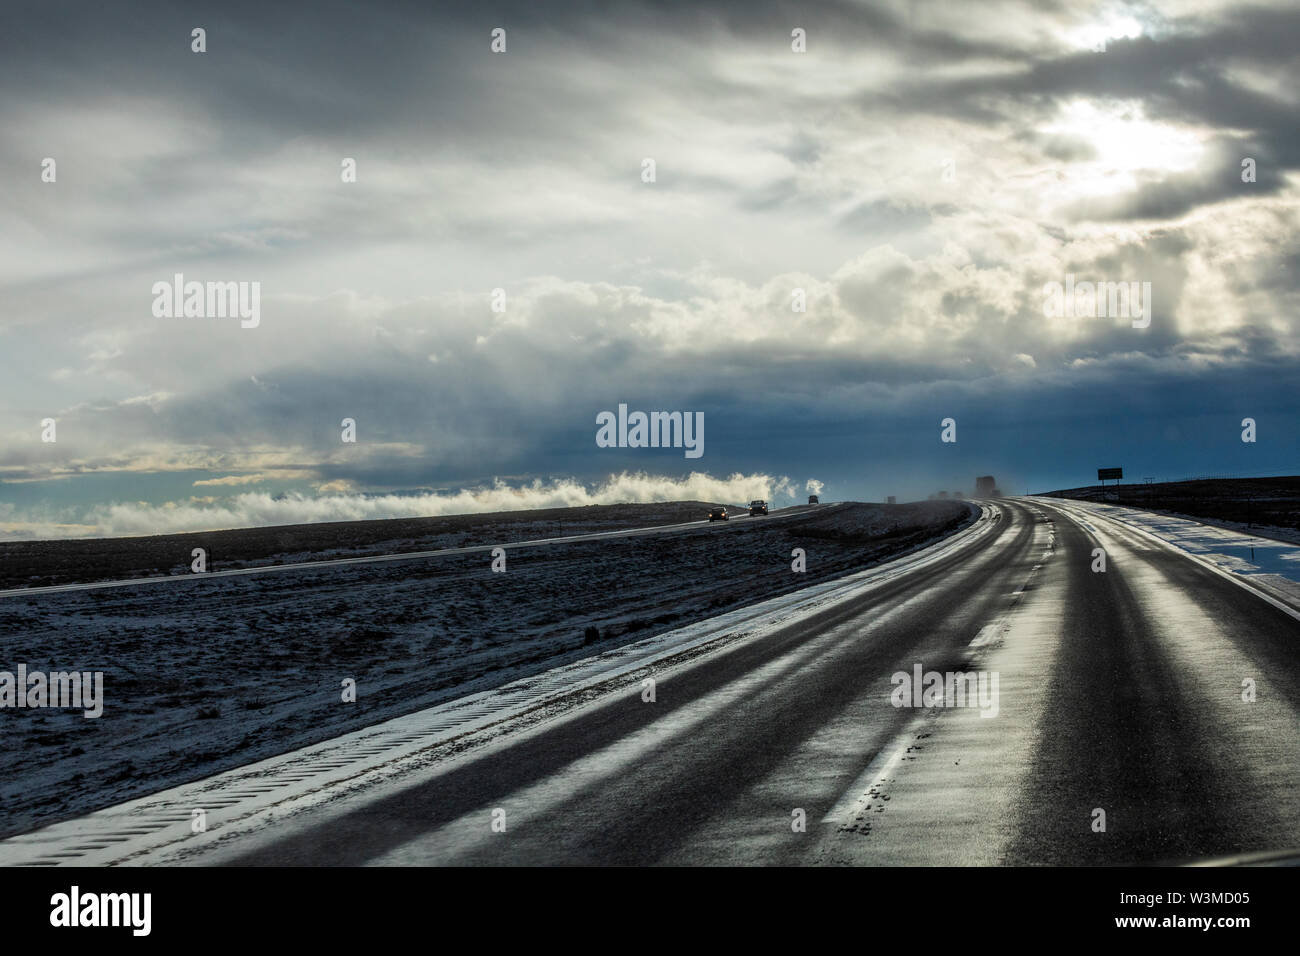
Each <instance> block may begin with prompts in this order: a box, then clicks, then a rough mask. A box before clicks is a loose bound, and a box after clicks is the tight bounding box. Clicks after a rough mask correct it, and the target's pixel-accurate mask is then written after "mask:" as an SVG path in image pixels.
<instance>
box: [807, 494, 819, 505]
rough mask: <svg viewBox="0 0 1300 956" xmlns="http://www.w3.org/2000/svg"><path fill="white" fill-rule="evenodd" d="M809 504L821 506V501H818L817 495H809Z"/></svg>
mask: <svg viewBox="0 0 1300 956" xmlns="http://www.w3.org/2000/svg"><path fill="white" fill-rule="evenodd" d="M808 504H810V505H819V504H821V501H820V500H819V499H818V497H817V496H816V495H809V496H808Z"/></svg>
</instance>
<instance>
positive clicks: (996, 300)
mask: <svg viewBox="0 0 1300 956" xmlns="http://www.w3.org/2000/svg"><path fill="white" fill-rule="evenodd" d="M179 6H182V5H174V4H168V3H158V4H148V3H136V4H131V5H127V6H122V7H119V6H117V5H106V4H99V3H86V4H81V5H76V4H66V3H58V2H40V3H31V4H25V3H13V2H9V3H6V4H5V5H4V9H3V12H2V13H0V130H3V132H0V168H2V169H3V172H4V176H3V179H2V180H0V217H2V218H3V228H2V229H0V290H2V291H0V305H2V308H0V536H9V537H17V536H26V537H30V536H63V535H84V534H141V533H154V532H164V531H175V530H196V529H202V528H214V527H232V526H239V525H249V524H271V523H290V522H297V521H306V520H330V519H343V518H360V517H385V516H390V515H405V514H428V513H436V512H447V511H466V510H484V509H493V510H495V509H497V508H503V507H520V506H531V505H538V506H548V505H555V504H585V503H589V502H595V501H612V500H654V499H664V498H683V497H689V498H700V499H704V500H719V501H735V500H747V499H748V498H750V497H754V496H758V495H762V496H767V497H771V498H773V499H775V500H776V501H778V502H780V503H788V502H789V501H791V500H793V499H794V498H796V497H799V496H804V495H806V494H807V493H808V489H809V485H808V482H809V481H810V480H811V481H813V482H814V485H813V487H814V488H816V487H819V486H818V485H817V484H815V483H817V482H820V483H824V486H825V489H824V495H825V497H826V498H827V499H836V500H840V499H848V498H857V499H869V500H880V499H883V497H884V496H885V495H889V494H896V495H898V496H899V497H900V499H903V498H913V497H925V496H926V495H927V494H929V493H931V492H933V491H937V490H939V489H953V490H964V491H966V492H967V493H969V492H970V491H971V490H972V488H973V485H974V479H975V476H976V475H979V474H986V473H991V474H994V475H995V476H997V477H998V480H999V483H1000V484H1001V485H1002V486H1003V490H1005V491H1017V492H1023V491H1024V490H1025V489H1026V488H1032V489H1033V490H1035V491H1041V490H1050V489H1052V488H1058V487H1070V486H1075V485H1080V484H1086V483H1089V482H1090V481H1093V480H1095V473H1096V469H1097V468H1098V467H1101V466H1112V465H1116V466H1122V467H1124V469H1125V474H1126V476H1129V477H1132V478H1136V479H1139V480H1140V479H1141V478H1143V477H1147V476H1151V477H1156V478H1166V477H1169V478H1175V477H1184V476H1191V475H1201V474H1243V475H1244V474H1295V473H1297V472H1300V461H1298V460H1297V459H1298V458H1300V454H1298V452H1297V449H1300V411H1298V410H1300V377H1298V376H1297V356H1298V354H1300V310H1298V308H1297V306H1298V304H1300V295H1298V294H1297V291H1298V289H1300V268H1297V266H1298V264H1300V238H1298V237H1300V230H1298V229H1297V225H1298V217H1297V208H1298V207H1297V198H1298V196H1300V179H1298V177H1297V167H1298V166H1300V102H1298V97H1300V58H1298V57H1297V50H1298V49H1300V6H1298V5H1297V4H1295V3H1294V2H1284V3H1279V4H1277V5H1275V6H1270V5H1267V4H1263V5H1254V6H1252V5H1243V4H1240V3H1213V2H1204V0H1173V2H1155V3H1095V4H1094V3H1060V4H1053V3H1046V2H1025V3H1014V2H989V3H982V2H970V0H955V2H937V0H936V2H931V0H913V2H905V0H899V2H847V0H840V2H833V3H818V4H805V3H770V2H763V0H745V2H735V3H728V4H723V3H717V4H708V3H671V2H661V3H610V4H594V3H574V4H559V3H538V2H536V0H528V2H522V3H508V2H507V3H495V4H466V5H455V6H453V5H445V7H446V8H445V9H440V6H441V5H437V4H430V3H424V2H410V3H365V4H356V5H352V4H342V3H329V2H318V3H313V4H311V5H309V6H307V5H304V6H303V7H302V9H301V12H292V11H291V10H290V9H288V8H282V7H281V5H278V4H269V3H263V2H259V3H247V4H245V3H239V2H231V0H221V2H219V3H211V4H186V5H184V6H185V7H187V8H188V9H187V10H186V12H180V11H179V10H178V9H177V7H179ZM196 27H201V28H203V30H204V31H206V52H203V53H196V52H193V50H192V43H193V40H192V31H193V30H194V29H195V28H196ZM496 28H502V29H504V30H505V44H506V49H505V52H503V53H494V52H493V51H492V49H491V45H492V42H493V41H492V31H493V30H494V29H496ZM796 29H798V30H802V31H804V35H805V36H806V52H796V51H795V50H794V49H792V45H797V41H796V39H793V38H792V31H794V30H796ZM47 158H51V159H53V160H55V167H54V169H55V177H54V181H53V182H47V181H44V179H45V178H48V177H47V176H43V161H44V160H45V159H47ZM347 158H350V159H353V160H355V163H356V181H355V182H344V181H343V179H344V177H343V175H342V164H343V161H344V160H345V159H347ZM647 159H651V160H653V161H654V181H653V182H647V181H645V178H646V177H645V173H644V170H645V168H646V164H645V160H647ZM1248 159H1249V160H1253V167H1254V174H1253V177H1251V176H1247V175H1244V173H1245V169H1244V167H1243V161H1245V160H1248ZM1252 178H1253V181H1247V180H1250V179H1252ZM176 273H181V274H183V275H184V277H185V279H186V280H187V281H199V282H208V281H221V282H226V281H229V282H258V283H260V296H261V298H260V322H259V324H258V325H257V326H256V327H255V328H244V327H242V323H241V322H240V320H239V319H238V318H217V317H190V318H184V317H171V318H168V317H158V316H156V315H155V314H154V309H153V305H154V298H155V296H154V293H153V291H152V290H153V286H154V283H156V282H160V281H161V282H171V281H172V277H173V276H174V275H175V274H176ZM1067 276H1073V277H1074V279H1075V280H1076V281H1093V282H1096V281H1116V282H1117V281H1125V282H1138V283H1147V282H1149V283H1150V290H1151V293H1150V302H1151V313H1150V323H1149V325H1147V326H1146V327H1139V328H1135V327H1134V322H1133V321H1132V320H1131V319H1130V318H1129V317H1127V316H1103V317H1077V316H1073V315H1071V316H1061V315H1048V314H1045V313H1046V312H1047V311H1048V310H1046V309H1045V295H1044V287H1045V285H1046V284H1048V283H1051V282H1060V283H1064V282H1066V280H1067ZM494 289H502V290H504V292H505V297H504V310H503V311H494V310H493V298H492V295H493V290H494ZM795 290H803V294H804V296H805V300H806V311H804V312H797V311H795V310H794V308H793V303H794V297H795V295H796V291H795ZM620 403H625V404H626V405H628V407H629V408H630V409H632V410H637V409H640V410H645V411H653V410H665V411H672V410H680V411H691V412H702V413H703V415H704V420H705V434H704V454H703V456H702V457H700V458H698V459H689V458H687V457H685V455H684V454H683V450H682V449H639V448H629V449H617V448H600V447H598V446H597V444H596V441H595V437H596V431H597V428H596V416H597V414H598V413H599V412H601V411H603V410H616V409H617V407H618V405H619V404H620ZM1246 417H1251V418H1254V419H1255V420H1256V422H1257V441H1256V442H1254V443H1246V442H1243V441H1242V440H1241V435H1242V425H1241V422H1242V419H1243V418H1246ZM344 418H352V419H354V420H355V421H356V423H357V426H356V438H357V440H356V442H355V443H345V442H343V441H342V440H341V437H342V428H341V425H340V423H341V422H342V420H343V419H344ZM945 418H952V419H954V420H955V421H956V438H957V441H956V442H953V443H945V442H942V441H941V430H940V423H941V421H942V420H943V419H945ZM45 419H54V420H55V422H56V434H55V437H56V440H55V441H53V442H49V441H42V435H43V431H44V429H43V427H42V421H43V420H45Z"/></svg>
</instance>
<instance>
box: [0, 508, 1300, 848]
mask: <svg viewBox="0 0 1300 956" xmlns="http://www.w3.org/2000/svg"><path fill="white" fill-rule="evenodd" d="M814 591H816V592H817V595H818V596H814V597H812V598H809V599H807V600H805V601H803V603H798V604H788V605H784V608H785V609H784V610H781V609H780V608H778V609H777V610H776V611H774V612H772V613H771V614H769V615H768V616H767V617H764V616H763V614H764V613H766V612H762V613H760V611H758V610H756V611H753V612H750V611H745V612H743V613H742V612H735V614H736V615H737V616H736V617H735V618H733V619H732V620H733V622H734V623H732V624H724V625H720V626H719V629H718V630H717V632H716V633H717V634H720V635H721V634H724V633H725V639H718V640H717V641H716V643H711V642H712V641H713V640H714V639H713V638H712V637H707V636H706V637H705V638H704V639H702V640H696V641H695V642H694V643H691V644H689V645H688V644H685V643H683V644H681V645H679V646H680V647H682V648H683V650H682V652H681V653H678V652H676V651H671V647H670V653H667V654H664V655H661V656H660V657H654V658H649V657H648V658H646V661H647V662H648V663H646V664H644V665H643V664H641V663H638V661H637V660H635V659H633V658H627V659H626V662H625V663H620V660H619V655H620V654H622V653H623V652H622V651H619V652H611V653H610V654H608V655H602V657H601V658H600V659H598V660H597V659H593V663H595V664H598V665H599V668H600V671H599V679H598V680H586V681H585V682H579V683H578V684H571V683H566V681H570V678H568V677H566V676H565V675H564V674H559V675H557V676H555V677H552V678H548V679H547V680H545V681H542V682H540V683H537V682H523V683H521V684H520V686H519V689H518V690H517V691H513V692H512V693H513V694H515V698H517V699H518V700H519V701H520V702H521V703H520V704H519V705H511V706H513V707H514V709H513V710H511V711H509V713H507V711H506V710H504V709H499V707H498V705H494V704H493V703H492V702H491V700H488V699H484V700H483V702H482V703H476V702H475V701H470V702H469V704H468V705H467V706H469V709H470V711H471V716H473V717H474V718H475V720H476V723H473V724H472V725H467V726H468V729H467V730H466V731H464V732H461V731H450V732H446V731H439V730H438V728H439V727H445V726H450V724H449V721H450V718H446V719H444V718H441V717H439V716H438V713H435V712H430V717H428V718H419V715H413V717H412V718H410V719H409V721H410V722H398V723H395V724H394V726H393V728H392V729H391V730H389V731H385V732H382V733H380V735H379V736H367V735H364V734H359V735H357V742H356V743H348V742H347V741H343V742H342V743H340V745H339V746H338V747H337V748H335V749H334V750H331V751H322V752H321V753H319V754H307V755H305V756H304V757H302V758H301V759H297V760H295V759H294V758H293V757H292V755H289V756H287V757H286V758H284V760H283V761H282V762H280V763H275V762H271V763H269V764H268V766H267V767H266V768H264V769H262V768H260V767H257V766H254V767H250V768H248V770H247V771H245V772H243V773H242V775H233V776H232V777H231V780H230V782H229V783H228V784H222V783H221V781H219V780H216V778H214V783H213V784H212V788H211V789H209V790H208V791H206V792H205V791H203V790H202V789H201V788H199V789H196V790H194V791H185V792H180V793H178V794H176V795H172V796H167V795H160V797H159V799H158V800H157V801H155V802H154V803H153V804H151V805H146V806H142V807H141V808H140V809H138V810H133V811H123V813H122V814H119V815H117V816H114V815H112V814H111V813H108V812H106V813H105V815H103V818H102V820H101V821H100V822H98V823H94V822H93V818H91V822H87V823H85V824H75V823H71V824H67V825H60V826H61V827H63V829H61V830H52V831H51V832H50V834H40V833H37V834H33V835H32V836H31V838H30V839H31V840H32V841H34V842H32V843H31V844H30V848H29V849H24V848H23V846H24V845H26V844H22V843H21V841H24V840H26V839H27V838H16V840H15V841H14V842H13V844H12V847H11V849H10V852H11V853H19V854H25V853H30V852H41V853H44V854H46V855H47V856H51V858H56V857H57V856H58V854H57V853H56V852H55V851H56V849H57V848H59V847H65V846H66V847H67V855H68V856H69V857H72V858H76V859H101V858H100V857H95V856H94V854H108V856H104V857H102V860H104V861H110V860H111V861H120V862H128V863H129V862H135V863H159V862H162V863H166V862H182V863H231V864H244V865H248V864H253V865H257V864H321V865H340V864H341V865H356V864H380V865H382V864H465V865H469V864H509V863H522V864H645V863H668V864H672V863H687V864H699V863H704V864H709V863H764V864H767V863H778V864H869V865H879V864H903V863H918V864H943V863H954V864H1001V863H1055V864H1103V863H1117V862H1177V861H1185V860H1193V859H1198V858H1204V857H1211V856H1223V855H1229V854H1239V853H1249V852H1260V851H1276V850H1280V849H1287V848H1293V847H1295V846H1297V845H1300V797H1297V793H1298V792H1300V790H1298V785H1300V751H1298V749H1297V748H1296V746H1295V740H1296V733H1295V732H1296V728H1297V717H1298V716H1300V644H1298V643H1297V642H1298V641H1300V614H1298V613H1297V612H1296V611H1294V610H1288V609H1286V608H1284V607H1282V606H1278V605H1277V604H1275V603H1270V601H1269V600H1265V599H1263V598H1261V597H1260V596H1258V595H1257V594H1255V593H1252V591H1250V590H1249V589H1247V588H1245V587H1242V586H1239V584H1238V583H1237V582H1236V581H1235V580H1233V579H1232V576H1231V575H1227V574H1224V573H1221V572H1219V571H1216V570H1214V569H1213V568H1211V567H1209V566H1208V565H1207V564H1206V562H1204V561H1203V560H1200V559H1198V558H1195V557H1192V556H1189V554H1188V553H1186V552H1184V551H1182V550H1179V549H1178V548H1176V547H1172V546H1170V545H1169V544H1167V543H1165V542H1162V541H1161V540H1158V539H1157V538H1155V537H1153V536H1151V535H1150V534H1147V533H1145V532H1143V531H1141V530H1138V529H1137V528H1135V527H1133V526H1132V525H1131V524H1130V523H1126V522H1125V521H1123V520H1119V519H1117V517H1116V516H1115V515H1113V514H1109V513H1106V512H1105V511H1104V510H1101V509H1098V508H1095V507H1092V506H1086V505H1082V504H1078V503H1071V502H1060V501H1056V500H1052V499H1004V500H999V501H998V502H996V503H991V504H989V505H988V506H987V507H986V512H985V515H984V517H983V518H982V519H981V521H980V522H978V523H977V524H976V525H975V526H973V527H972V528H971V529H969V530H968V531H966V532H963V533H961V534H959V535H958V536H956V537H955V538H954V539H952V540H951V541H949V542H945V543H944V544H943V545H940V546H938V547H936V548H934V549H932V550H931V551H928V552H922V553H919V554H918V555H917V556H915V557H911V558H907V559H902V560H900V561H897V562H894V563H893V564H892V565H891V566H887V567H885V568H882V569H881V570H880V571H879V572H868V573H864V575H863V576H860V581H855V580H854V579H846V580H845V582H844V584H843V585H841V584H839V583H836V584H835V585H830V584H824V585H819V586H818V588H814V589H810V593H812V592H814ZM783 600H784V599H783ZM778 603H779V602H778ZM750 615H752V616H750ZM763 621H767V623H761V622H763ZM706 632H707V628H706V629H705V632H701V633H706ZM669 645H671V641H669V642H668V644H666V645H665V646H669ZM577 673H579V672H577V671H575V672H574V676H573V677H572V680H577V677H576V675H577ZM931 674H934V675H937V679H938V681H939V687H938V691H937V693H938V696H937V697H935V696H934V694H935V693H936V691H935V688H934V686H933V684H932V683H931V678H930V675H931ZM917 676H919V677H920V685H919V686H917V685H916V684H915V679H916V677H917ZM651 680H652V681H653V684H651V683H649V681H651ZM525 684H527V685H528V686H525ZM534 684H536V687H535V688H534V686H533V685H534ZM567 686H572V687H576V688H577V689H575V690H571V691H564V690H563V688H564V687H567ZM552 687H554V688H559V689H560V692H559V693H554V694H553V692H552V690H551V688H552ZM927 688H929V694H926V693H924V691H925V690H926V689H927ZM912 690H915V691H916V695H915V698H914V702H915V703H916V704H917V705H918V706H906V704H908V703H909V702H913V701H909V700H908V699H907V698H908V697H909V696H910V693H908V694H906V695H905V692H910V691H912ZM959 691H960V692H961V693H960V694H959V693H958V692H959ZM530 695H533V696H530ZM515 698H511V699H515ZM922 705H924V706H922ZM494 708H496V709H494ZM498 712H499V713H500V714H501V715H502V716H500V717H498V716H494V715H495V714H497V713H498ZM421 719H422V720H424V721H425V722H426V723H428V724H429V725H430V730H429V731H427V732H426V731H425V730H423V729H422V728H423V724H422V723H420V720H421ZM403 720H404V721H408V719H406V718H404V719H403ZM377 732H379V730H378V729H377ZM383 733H386V734H387V737H385V736H383V735H382V734H383ZM390 738H391V739H390ZM426 741H427V742H426ZM386 755H387V756H386ZM363 765H364V766H363ZM299 768H301V769H299ZM313 768H314V769H313ZM313 774H315V776H313ZM280 778H283V779H282V780H281V779H280ZM326 778H328V781H329V782H326V783H321V784H319V785H318V784H317V782H316V781H317V780H318V779H319V780H326ZM223 786H224V790H223V789H221V788H222V787H223ZM277 786H280V787H284V788H285V789H284V790H282V791H277V790H275V789H274V788H275V787H277ZM205 793H206V795H205ZM226 794H229V796H226ZM276 794H283V796H276ZM205 799H206V800H208V801H211V802H214V806H218V807H224V808H225V809H224V810H219V811H217V812H218V816H217V817H215V818H214V819H216V820H218V821H219V822H218V823H217V824H216V825H215V826H214V827H213V828H212V829H211V831H210V832H208V833H206V834H201V835H198V836H191V835H189V833H188V829H184V831H183V832H182V831H181V830H177V831H176V832H175V833H173V829H174V828H177V827H183V824H181V823H176V822H172V823H168V822H167V820H172V821H182V820H184V819H186V818H187V814H188V813H189V809H188V808H189V807H191V806H202V805H203V802H202V801H203V800H205ZM149 813H153V814H154V815H155V816H157V817H158V820H159V822H158V823H156V824H147V826H157V827H159V828H160V829H158V830H157V831H156V833H154V835H153V836H148V835H146V836H131V835H130V834H132V833H133V832H144V830H143V829H142V830H133V828H132V827H131V826H129V825H128V824H130V823H131V822H132V821H135V820H146V821H147V820H148V814H149ZM147 826H146V827H145V828H144V829H147ZM114 827H116V828H118V829H120V831H121V834H122V835H118V834H117V833H115V832H114V830H113V828H114ZM150 832H154V831H150ZM168 834H171V835H170V836H169V835H168ZM115 840H121V841H123V842H121V843H114V842H113V841H115ZM150 841H152V842H150ZM78 844H79V845H78ZM115 847H116V849H115ZM87 848H89V849H87ZM4 849H5V847H4V846H3V845H0V857H3V856H4V852H3V851H4ZM78 854H90V855H91V856H90V857H87V856H84V855H82V856H78Z"/></svg>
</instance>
